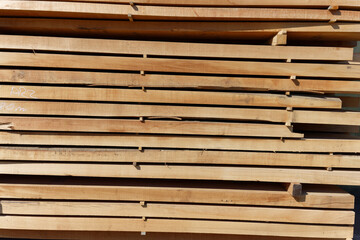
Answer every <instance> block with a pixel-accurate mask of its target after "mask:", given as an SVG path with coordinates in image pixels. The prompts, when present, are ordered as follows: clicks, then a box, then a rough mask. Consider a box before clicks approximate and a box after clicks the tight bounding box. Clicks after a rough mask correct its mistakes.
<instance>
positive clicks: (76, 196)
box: [0, 181, 355, 210]
mask: <svg viewBox="0 0 360 240" xmlns="http://www.w3.org/2000/svg"><path fill="white" fill-rule="evenodd" d="M27 182H29V181H27ZM256 185H257V186H258V187H257V188H256V187H255V188H251V187H249V184H248V183H247V184H246V185H243V184H241V182H239V183H237V188H236V189H231V188H230V189H229V188H223V187H220V188H219V187H216V186H211V188H204V187H201V188H199V187H196V186H194V185H192V186H191V187H190V188H189V187H179V186H177V187H174V186H173V187H166V186H161V187H155V186H151V185H150V186H101V185H64V184H60V185H59V184H55V183H51V184H29V183H27V184H24V183H21V184H12V183H1V184H0V196H1V198H13V199H45V200H46V199H54V200H56V199H57V200H59V199H63V200H83V199H87V200H106V201H146V202H178V203H208V204H211V203H213V204H226V205H232V204H241V205H262V206H288V207H307V208H335V209H350V210H352V209H353V208H354V201H355V199H354V197H353V196H352V195H350V194H348V193H345V192H333V191H324V186H322V187H321V189H322V190H320V191H319V188H318V189H317V190H311V189H305V192H306V198H305V199H303V201H297V200H295V199H294V198H293V197H292V196H291V195H290V194H289V193H287V192H286V191H284V189H283V188H281V187H278V188H274V185H273V184H271V185H270V186H269V185H266V186H263V183H256ZM259 186H260V187H259ZM261 186H263V187H261ZM179 193H180V194H179Z"/></svg>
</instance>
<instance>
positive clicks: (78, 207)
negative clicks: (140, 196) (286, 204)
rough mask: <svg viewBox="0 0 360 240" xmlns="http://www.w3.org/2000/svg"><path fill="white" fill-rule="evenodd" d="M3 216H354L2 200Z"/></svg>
mask: <svg viewBox="0 0 360 240" xmlns="http://www.w3.org/2000/svg"><path fill="white" fill-rule="evenodd" d="M1 206H2V214H4V215H42V216H86V217H90V216H92V217H95V216H107V217H143V216H146V217H147V218H152V217H154V218H182V219H214V220H239V221H261V222H263V221H269V222H286V223H306V224H339V225H345V224H346V225H351V224H354V220H355V213H354V212H353V211H349V210H324V209H291V208H272V207H239V206H219V205H192V204H158V203H147V204H146V207H143V206H141V205H139V204H138V203H121V202H120V203H119V202H116V203H108V202H64V201H35V202H34V201H14V200H11V201H9V200H2V201H1Z"/></svg>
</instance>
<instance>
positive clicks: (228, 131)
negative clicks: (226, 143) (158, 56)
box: [0, 117, 304, 138]
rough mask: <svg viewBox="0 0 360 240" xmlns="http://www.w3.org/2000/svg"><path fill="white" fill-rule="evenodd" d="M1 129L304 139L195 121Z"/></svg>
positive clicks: (4, 120) (44, 123)
mask: <svg viewBox="0 0 360 240" xmlns="http://www.w3.org/2000/svg"><path fill="white" fill-rule="evenodd" d="M0 129H3V130H4V129H6V130H18V131H60V132H119V133H120V132H122V133H164V134H194V135H198V134H199V135H228V136H259V137H294V138H301V137H304V135H303V134H301V133H293V132H292V131H290V129H289V128H288V127H286V126H285V125H275V124H250V123H220V122H194V121H192V122H190V121H151V120H150V121H149V120H146V121H145V120H144V121H139V120H124V119H123V120H117V119H75V118H72V119H71V118H31V117H30V118H29V117H0Z"/></svg>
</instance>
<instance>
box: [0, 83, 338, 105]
mask: <svg viewBox="0 0 360 240" xmlns="http://www.w3.org/2000/svg"><path fill="white" fill-rule="evenodd" d="M0 97H1V98H3V99H8V98H14V99H44V100H75V101H99V102H137V103H149V102H150V103H166V104H173V103H177V104H205V105H222V106H224V105H225V106H226V105H234V106H265V107H299V108H341V106H342V102H341V100H340V98H335V97H323V96H321V97H306V96H296V95H293V96H286V95H284V94H271V93H247V92H241V93H236V92H230V93H229V92H205V91H201V92H200V91H176V90H175V91H174V90H146V91H143V90H141V89H110V88H79V87H45V86H7V85H3V86H0Z"/></svg>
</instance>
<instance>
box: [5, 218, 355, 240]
mask: <svg viewBox="0 0 360 240" xmlns="http://www.w3.org/2000/svg"><path fill="white" fill-rule="evenodd" d="M0 226H1V228H3V229H22V230H67V231H81V230H85V231H86V230H91V231H105V230H106V231H131V232H132V231H135V232H141V231H146V232H175V233H176V232H189V233H213V234H254V235H262V236H264V235H272V236H274V235H276V236H290V237H304V236H306V237H328V238H334V237H339V238H341V237H351V236H352V234H353V227H342V226H326V225H318V226H315V225H314V226H312V225H301V224H276V223H254V222H230V221H215V222H214V221H205V220H203V221H200V220H187V221H185V220H162V219H148V220H147V221H146V222H144V221H143V220H142V219H121V218H69V217H67V218H63V217H23V216H1V217H0Z"/></svg>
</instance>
